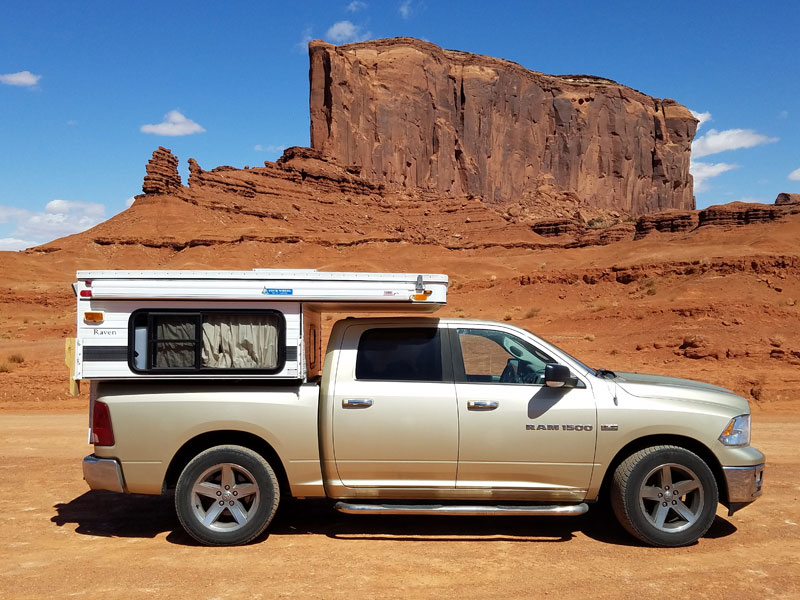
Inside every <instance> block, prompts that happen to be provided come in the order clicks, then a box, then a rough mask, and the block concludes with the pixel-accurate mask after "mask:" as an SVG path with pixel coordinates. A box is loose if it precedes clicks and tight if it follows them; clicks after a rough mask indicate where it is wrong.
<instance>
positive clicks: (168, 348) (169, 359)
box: [155, 316, 195, 369]
mask: <svg viewBox="0 0 800 600" xmlns="http://www.w3.org/2000/svg"><path fill="white" fill-rule="evenodd" d="M155 334H156V335H155V338H156V342H155V344H156V353H155V359H156V360H155V362H156V364H155V367H156V368H159V369H169V368H179V367H184V368H186V367H194V348H195V331H194V322H192V321H187V318H186V317H184V316H164V317H159V318H158V320H157V321H156V331H155Z"/></svg>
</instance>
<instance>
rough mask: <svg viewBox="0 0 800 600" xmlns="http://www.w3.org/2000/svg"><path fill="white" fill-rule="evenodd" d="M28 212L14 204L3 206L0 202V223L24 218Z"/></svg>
mask: <svg viewBox="0 0 800 600" xmlns="http://www.w3.org/2000/svg"><path fill="white" fill-rule="evenodd" d="M28 214H30V212H29V211H27V210H25V209H24V208H17V207H16V206H3V205H2V204H0V223H10V222H12V221H17V220H19V219H22V218H24V217H25V216H27V215H28Z"/></svg>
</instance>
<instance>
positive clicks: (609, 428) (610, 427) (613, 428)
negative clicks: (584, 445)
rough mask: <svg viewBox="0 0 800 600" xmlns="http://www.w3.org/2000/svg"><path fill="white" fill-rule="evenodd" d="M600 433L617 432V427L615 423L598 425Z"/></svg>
mask: <svg viewBox="0 0 800 600" xmlns="http://www.w3.org/2000/svg"><path fill="white" fill-rule="evenodd" d="M600 431H619V425H617V424H616V423H614V424H606V425H600Z"/></svg>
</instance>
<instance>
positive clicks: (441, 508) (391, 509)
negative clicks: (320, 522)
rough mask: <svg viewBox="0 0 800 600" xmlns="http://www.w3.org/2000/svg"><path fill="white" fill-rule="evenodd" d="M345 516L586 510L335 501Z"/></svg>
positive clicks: (581, 507)
mask: <svg viewBox="0 0 800 600" xmlns="http://www.w3.org/2000/svg"><path fill="white" fill-rule="evenodd" d="M333 507H334V508H335V509H336V510H338V511H339V512H343V513H347V514H348V515H456V516H470V517H483V516H486V517H496V516H520V515H535V516H562V517H576V516H578V515H582V514H584V513H585V512H587V511H588V510H589V505H588V504H586V503H585V502H582V503H581V504H567V505H562V504H553V505H549V506H545V505H539V506H536V505H530V506H480V505H478V506H468V505H457V504H453V505H442V504H350V503H348V502H337V503H336V504H335V505H334V506H333Z"/></svg>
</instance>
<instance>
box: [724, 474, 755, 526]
mask: <svg viewBox="0 0 800 600" xmlns="http://www.w3.org/2000/svg"><path fill="white" fill-rule="evenodd" d="M722 471H723V473H725V482H726V483H727V486H728V503H727V507H728V516H731V515H732V514H733V513H735V512H736V511H737V510H739V509H742V508H744V507H745V506H747V505H748V504H750V503H751V502H753V501H755V500H756V498H758V497H759V496H760V495H761V493H762V490H761V485H762V483H763V481H764V464H763V463H762V464H760V465H755V466H752V467H722Z"/></svg>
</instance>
